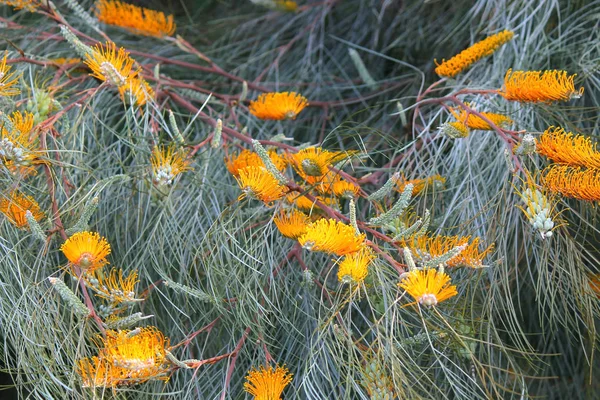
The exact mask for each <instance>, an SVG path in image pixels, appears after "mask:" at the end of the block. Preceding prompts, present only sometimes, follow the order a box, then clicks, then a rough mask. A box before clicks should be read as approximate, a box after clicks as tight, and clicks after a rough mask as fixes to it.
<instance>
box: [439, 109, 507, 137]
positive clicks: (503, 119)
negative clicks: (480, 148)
mask: <svg viewBox="0 0 600 400" xmlns="http://www.w3.org/2000/svg"><path fill="white" fill-rule="evenodd" d="M467 105H469V104H468V103H467ZM450 112H451V113H452V115H454V117H455V118H456V119H457V120H459V121H460V122H462V123H463V124H465V125H466V126H467V127H468V128H470V129H479V130H482V131H491V130H493V129H492V127H491V126H490V124H488V123H487V122H485V121H484V120H483V119H482V118H481V117H479V116H478V115H475V114H469V113H468V112H467V110H465V109H463V108H460V110H459V111H458V112H456V108H451V109H450ZM480 114H481V115H483V116H484V117H486V118H487V119H489V120H490V121H492V123H493V124H494V125H496V126H498V127H500V128H506V127H508V126H510V124H512V123H513V120H512V119H510V118H508V117H507V116H505V115H502V114H496V113H491V112H481V113H480Z"/></svg>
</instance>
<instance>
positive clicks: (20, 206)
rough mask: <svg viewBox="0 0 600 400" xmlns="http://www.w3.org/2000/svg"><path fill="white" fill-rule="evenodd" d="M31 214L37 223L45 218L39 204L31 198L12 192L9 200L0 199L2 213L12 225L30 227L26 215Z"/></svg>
mask: <svg viewBox="0 0 600 400" xmlns="http://www.w3.org/2000/svg"><path fill="white" fill-rule="evenodd" d="M27 211H29V212H30V213H31V215H32V216H33V218H34V219H35V220H36V221H39V220H41V219H42V218H43V217H44V213H43V212H42V211H41V210H40V206H39V205H38V203H37V202H36V201H35V200H34V199H33V198H31V197H29V196H26V195H24V194H22V193H19V192H16V191H15V192H12V193H11V194H10V196H9V197H8V198H4V197H3V198H0V212H2V214H4V215H6V217H7V218H8V220H9V221H10V223H11V224H13V225H15V226H16V227H17V228H25V227H27V226H28V224H27V218H26V216H25V215H26V214H27Z"/></svg>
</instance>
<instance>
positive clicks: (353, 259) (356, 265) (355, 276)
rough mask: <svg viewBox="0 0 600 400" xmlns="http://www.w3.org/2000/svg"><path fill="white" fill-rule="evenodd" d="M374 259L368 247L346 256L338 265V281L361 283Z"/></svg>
mask: <svg viewBox="0 0 600 400" xmlns="http://www.w3.org/2000/svg"><path fill="white" fill-rule="evenodd" d="M374 259H375V256H374V255H373V252H372V251H371V249H370V248H369V247H365V248H363V249H362V250H360V251H357V252H356V253H351V254H348V255H347V256H346V257H344V259H343V260H342V261H341V262H340V263H339V265H338V273H337V277H338V281H340V282H343V283H350V282H354V283H361V282H362V281H364V280H365V278H366V277H367V275H368V273H369V264H370V263H371V261H373V260H374Z"/></svg>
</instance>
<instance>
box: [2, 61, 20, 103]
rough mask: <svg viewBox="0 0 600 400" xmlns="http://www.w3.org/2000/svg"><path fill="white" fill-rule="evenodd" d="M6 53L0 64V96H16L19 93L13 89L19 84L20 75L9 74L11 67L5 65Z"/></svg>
mask: <svg viewBox="0 0 600 400" xmlns="http://www.w3.org/2000/svg"><path fill="white" fill-rule="evenodd" d="M7 57H8V53H4V58H2V62H1V63H0V96H16V95H17V94H19V93H21V91H20V90H19V89H17V88H16V87H15V85H16V84H17V82H19V77H20V74H15V73H14V72H10V70H11V66H10V65H7V64H6V58H7Z"/></svg>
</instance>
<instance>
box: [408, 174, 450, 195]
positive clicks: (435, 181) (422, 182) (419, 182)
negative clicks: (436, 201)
mask: <svg viewBox="0 0 600 400" xmlns="http://www.w3.org/2000/svg"><path fill="white" fill-rule="evenodd" d="M445 183H446V178H444V177H443V176H441V175H437V174H436V175H432V176H428V177H427V178H422V179H410V180H406V179H404V178H402V179H399V180H398V181H397V182H396V190H397V191H398V192H400V193H402V192H403V191H404V188H405V187H406V185H413V191H412V195H413V196H416V195H418V194H420V193H421V192H422V191H423V190H425V189H426V188H429V187H433V186H434V187H437V188H443V187H444V184H445Z"/></svg>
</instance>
